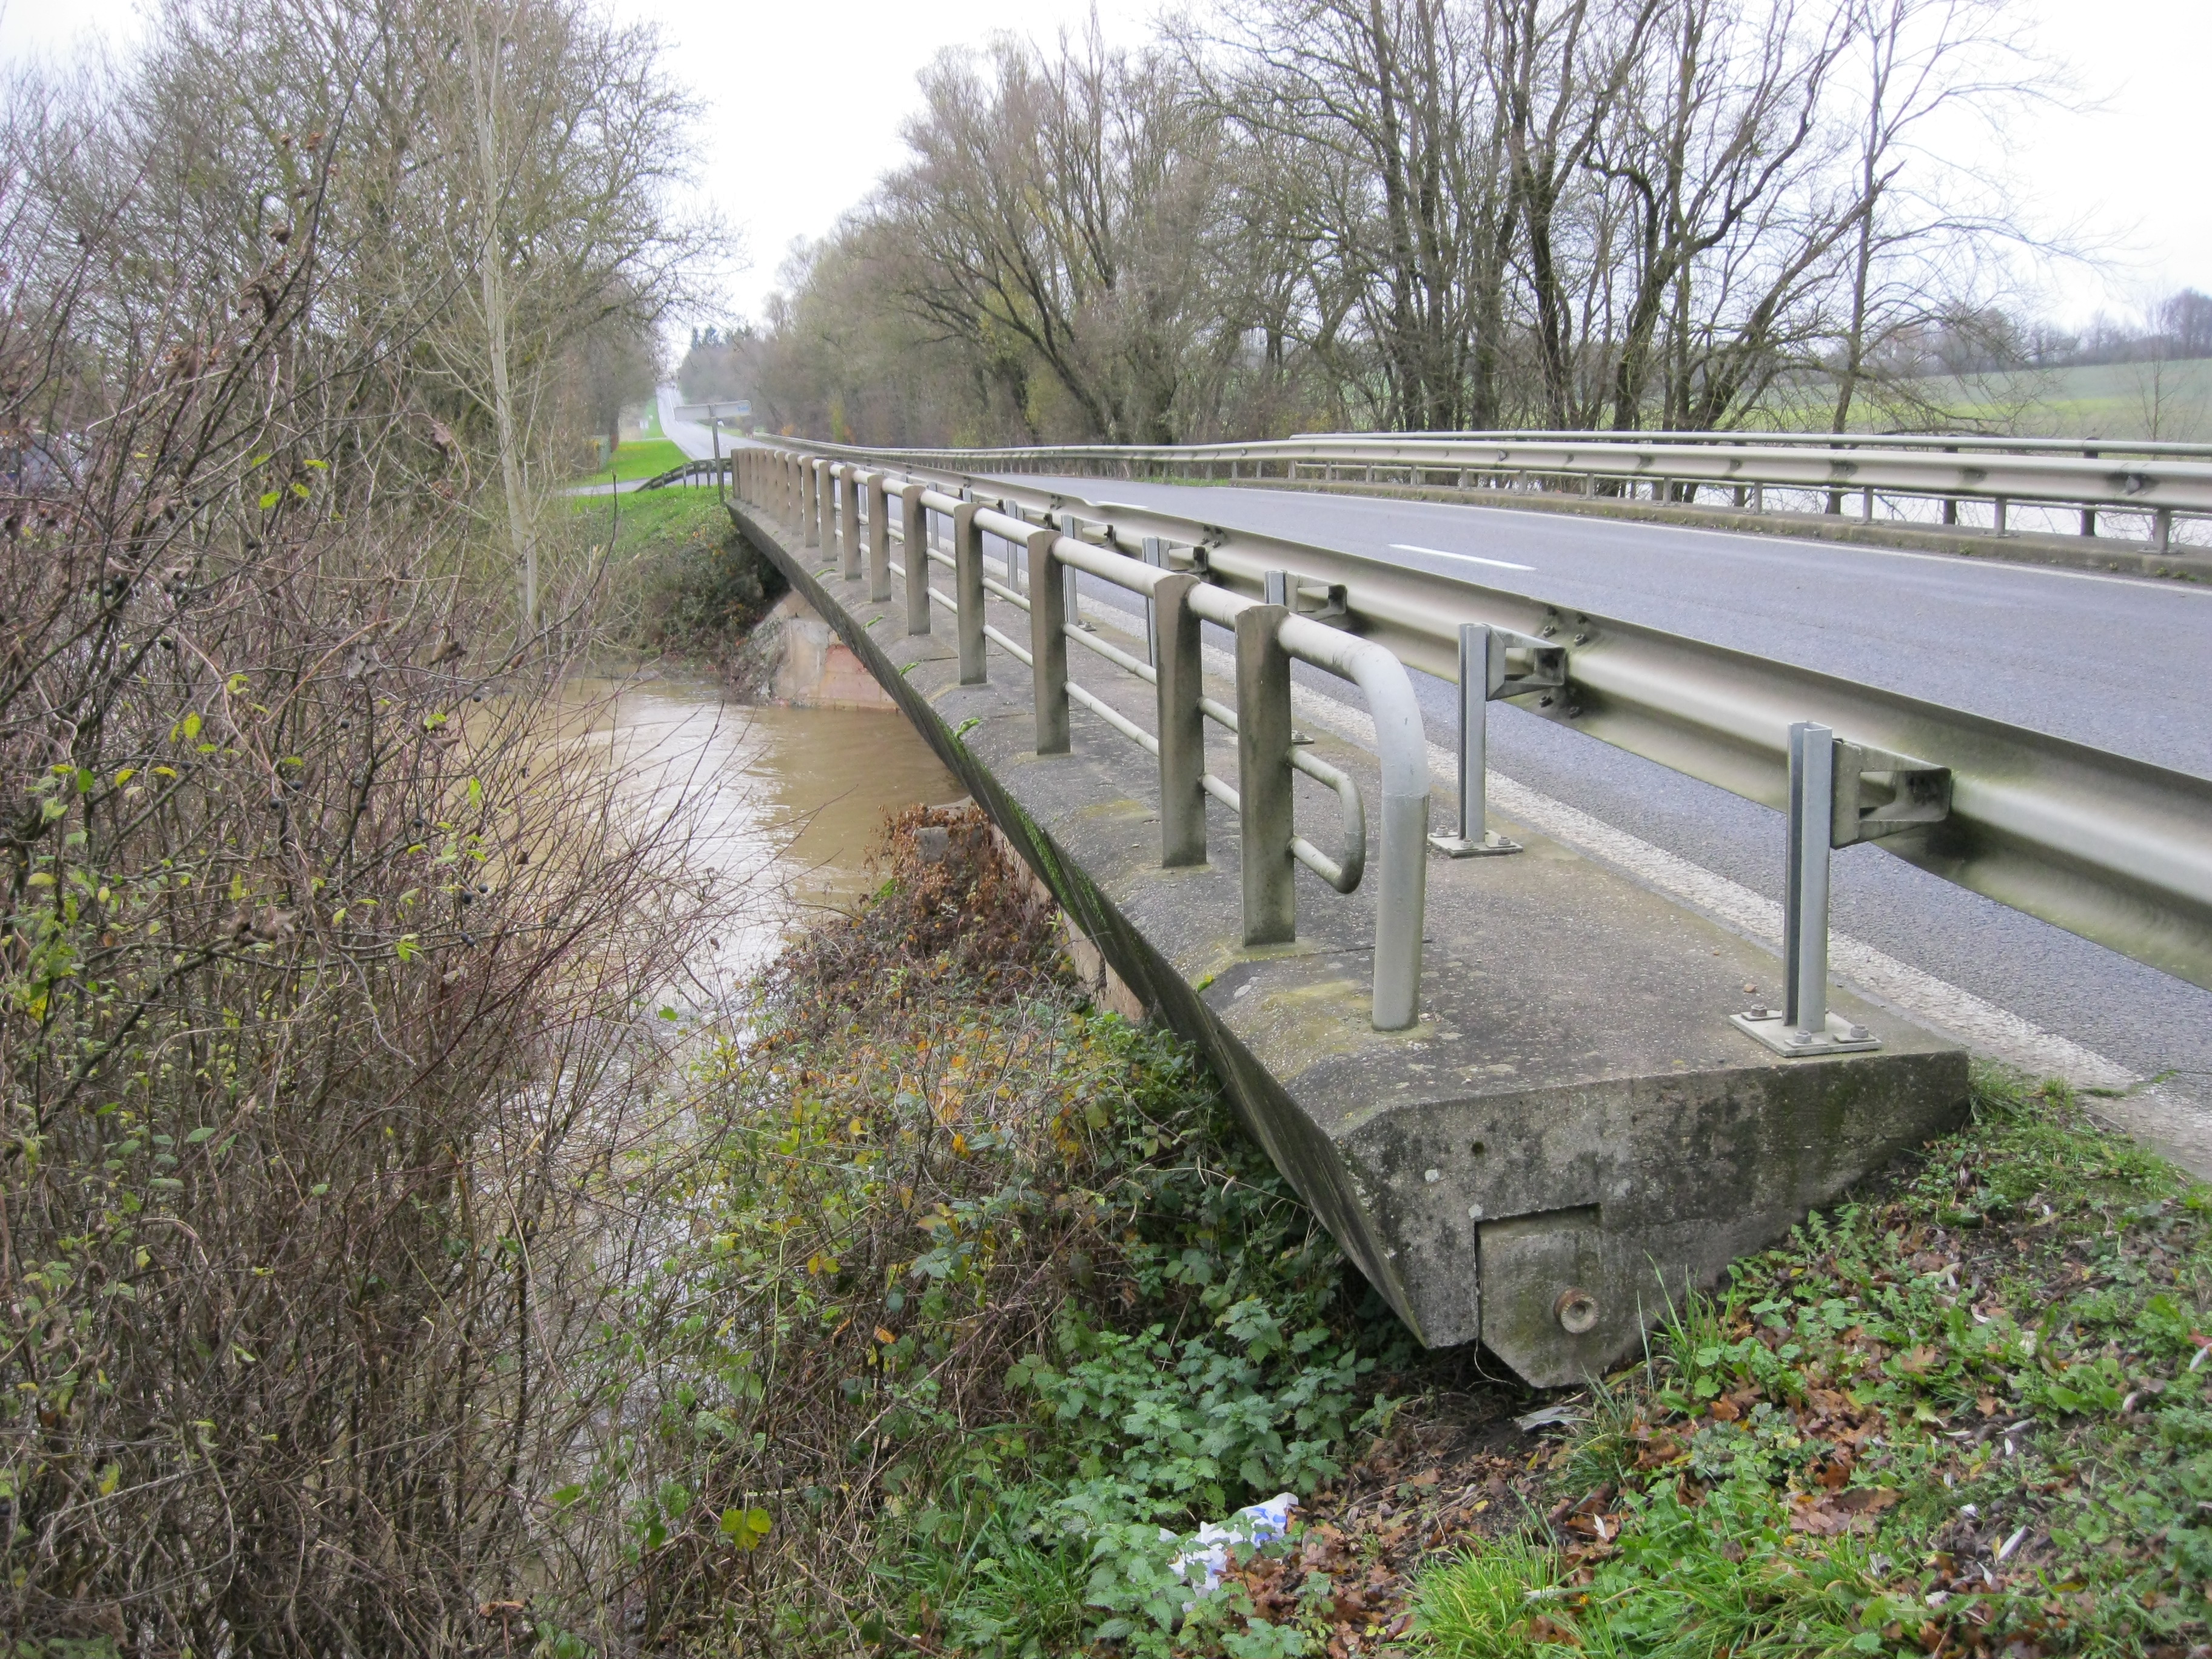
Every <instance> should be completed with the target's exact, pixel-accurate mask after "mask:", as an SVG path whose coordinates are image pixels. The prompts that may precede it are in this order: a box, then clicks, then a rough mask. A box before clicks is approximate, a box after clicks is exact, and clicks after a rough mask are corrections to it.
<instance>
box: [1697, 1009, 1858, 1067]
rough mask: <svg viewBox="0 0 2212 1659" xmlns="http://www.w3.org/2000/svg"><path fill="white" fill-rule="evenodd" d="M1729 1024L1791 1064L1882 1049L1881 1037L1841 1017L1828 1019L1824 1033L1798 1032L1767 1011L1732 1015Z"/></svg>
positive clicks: (1784, 1018) (1783, 1017)
mask: <svg viewBox="0 0 2212 1659" xmlns="http://www.w3.org/2000/svg"><path fill="white" fill-rule="evenodd" d="M1729 1024H1731V1025H1733V1026H1735V1029H1736V1030H1739V1031H1741V1032H1742V1033H1743V1034H1744V1035H1745V1036H1749V1037H1754V1038H1756V1039H1757V1040H1758V1041H1759V1042H1762V1043H1764V1044H1765V1046H1766V1047H1768V1048H1771V1049H1773V1050H1774V1052H1775V1053H1776V1054H1780V1055H1782V1056H1784V1058H1785V1059H1790V1060H1802V1059H1804V1058H1805V1057H1806V1056H1808V1055H1812V1054H1864V1053H1865V1052H1866V1051H1867V1050H1869V1049H1870V1048H1881V1038H1880V1037H1878V1036H1875V1034H1874V1033H1873V1032H1871V1031H1869V1030H1867V1028H1866V1027H1865V1026H1863V1025H1861V1024H1857V1022H1856V1021H1853V1020H1848V1019H1845V1018H1844V1017H1843V1016H1842V1015H1841V1014H1830V1015H1829V1016H1828V1029H1827V1030H1825V1031H1802V1030H1797V1029H1796V1028H1795V1027H1793V1026H1792V1025H1791V1024H1790V1019H1789V1016H1787V1015H1786V1014H1778V1013H1769V1012H1766V1010H1765V1009H1764V1008H1754V1009H1753V1010H1751V1011H1750V1012H1747V1013H1741V1014H1730V1015H1729Z"/></svg>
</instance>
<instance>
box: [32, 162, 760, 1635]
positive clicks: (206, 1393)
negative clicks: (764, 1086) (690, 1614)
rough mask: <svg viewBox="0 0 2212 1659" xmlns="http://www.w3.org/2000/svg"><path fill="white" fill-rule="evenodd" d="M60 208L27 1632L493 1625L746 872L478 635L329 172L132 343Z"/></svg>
mask: <svg viewBox="0 0 2212 1659" xmlns="http://www.w3.org/2000/svg"><path fill="white" fill-rule="evenodd" d="M16 136H20V135H16ZM8 159H9V161H20V159H21V157H20V155H15V156H10V157H9V158H8ZM21 177H22V173H21V172H20V171H13V172H11V173H9V174H8V175H7V178H8V181H9V189H10V191H11V192H12V191H14V189H15V186H16V185H17V184H18V183H19V182H20V180H21ZM10 199H11V200H15V199H17V198H16V197H14V196H13V195H12V194H11V197H10ZM56 223H57V222H56V221H54V220H52V219H47V220H44V221H41V220H40V219H39V218H38V216H36V215H35V214H22V215H19V216H15V217H14V218H12V219H11V220H10V221H9V235H11V236H12V237H13V238H14V240H13V241H12V242H11V243H10V244H9V246H8V247H7V248H6V249H5V251H4V259H0V264H5V266H6V268H7V270H8V273H9V279H10V280H11V281H12V282H15V283H17V284H18V286H17V287H16V289H15V291H14V292H13V293H12V294H11V295H9V307H8V309H7V311H6V313H4V317H0V447H9V448H10V449H12V450H13V451H15V453H18V454H22V453H38V454H40V455H43V456H47V457H50V458H52V459H51V464H50V465H45V466H42V467H28V466H19V467H15V468H13V469H11V470H10V471H9V473H8V475H7V476H6V477H5V479H4V480H3V481H0V779H4V790H5V795H4V798H0V883H4V884H5V890H6V906H5V915H4V919H0V1087H4V1103H0V1110H4V1113H5V1123H4V1127H0V1305H4V1306H5V1307H6V1309H7V1311H8V1321H7V1326H6V1336H5V1341H6V1347H5V1354H6V1361H5V1365H4V1373H5V1376H6V1378H7V1385H8V1386H7V1391H6V1395H5V1401H4V1404H0V1514H4V1517H5V1525H4V1528H0V1623H4V1625H5V1626H6V1628H7V1629H8V1630H9V1632H11V1634H14V1635H15V1636H18V1637H21V1638H26V1639H29V1640H33V1641H37V1640H42V1639H59V1638H70V1639H90V1640H98V1639H101V1638H105V1639H106V1640H107V1641H109V1642H112V1643H116V1644H121V1645H123V1646H125V1647H127V1648H129V1649H130V1650H134V1651H143V1652H176V1651H181V1650H187V1649H189V1650H193V1651H197V1652H200V1653H205V1654H213V1653H222V1652H230V1653H245V1652H267V1651H277V1650H285V1651H322V1652H361V1651H364V1650H375V1651H382V1652H393V1653H409V1652H423V1653H428V1652H434V1651H435V1652H440V1653H444V1652H451V1651H453V1650H455V1649H457V1648H466V1647H471V1646H475V1645H481V1644H486V1643H490V1642H496V1641H500V1640H502V1639H504V1638H505V1636H506V1635H507V1629H506V1626H507V1621H508V1620H509V1619H510V1618H511V1616H512V1614H513V1611H514V1610H515V1609H517V1608H519V1607H520V1606H521V1605H522V1602H523V1601H524V1600H525V1599H526V1598H527V1597H528V1596H529V1595H531V1594H532V1593H533V1591H534V1590H535V1589H537V1587H538V1586H539V1585H542V1584H544V1583H546V1582H548V1581H549V1580H550V1578H551V1577H555V1576H556V1574H557V1572H558V1571H560V1570H561V1564H560V1563H558V1562H556V1561H553V1560H550V1559H549V1558H548V1557H546V1556H545V1555H544V1553H543V1552H542V1550H541V1549H540V1545H541V1543H542V1541H543V1535H544V1533H543V1528H542V1525H541V1522H542V1518H543V1516H544V1515H545V1514H546V1513H547V1510H548V1504H547V1500H546V1498H545V1492H546V1490H547V1488H548V1486H550V1485H551V1484H552V1483H553V1482H554V1481H556V1480H557V1479H559V1478H562V1475H563V1474H564V1472H565V1471H567V1470H568V1469H570V1468H573V1467H574V1462H575V1460H576V1455H577V1451H578V1448H579V1447H580V1445H582V1444H583V1443H585V1441H586V1439H587V1438H588V1436H589V1434H590V1432H591V1431H592V1425H594V1424H595V1423H598V1422H599V1421H600V1420H602V1415H603V1408H604V1406H605V1400H604V1397H603V1396H602V1395H600V1394H599V1392H597V1389H598V1388H599V1386H600V1384H601V1383H604V1382H605V1380H606V1378H607V1377H608V1376H609V1375H610V1374H609V1373H608V1372H607V1371H605V1370H604V1369H594V1368H592V1366H591V1365H590V1364H587V1363H586V1360H587V1358H588V1355H589V1354H590V1353H591V1352H592V1351H593V1350H594V1347H595V1345H597V1344H598V1343H599V1342H600V1341H601V1340H603V1338H604V1334H605V1322H604V1320H603V1317H602V1315H603V1311H604V1307H603V1303H604V1297H605V1291H606V1287H608V1286H609V1285H617V1284H619V1283H621V1282H622V1279H623V1274H624V1273H625V1272H626V1271H627V1270H628V1262H629V1253H630V1252H632V1251H634V1250H635V1249H638V1248H640V1247H641V1242H642V1241H644V1240H645V1239H646V1238H647V1230H646V1224H647V1216H648V1206H643V1205H641V1204H640V1203H639V1202H638V1201H637V1192H636V1189H635V1184H634V1183H631V1182H629V1176H630V1175H631V1173H632V1170H633V1167H634V1165H635V1163H636V1160H637V1157H638V1155H639V1154H640V1153H641V1152H655V1153H656V1154H657V1152H658V1151H659V1149H661V1148H663V1147H665V1146H666V1144H667V1142H666V1140H665V1137H664V1136H663V1134H662V1133H661V1132H662V1129H663V1127H664V1126H662V1125H661V1124H660V1123H659V1122H658V1121H656V1120H655V1119H654V1118H653V1116H652V1115H651V1110H650V1109H649V1103H650V1102H651V1101H652V1100H653V1099H654V1098H655V1097H656V1091H655V1084H656V1080H657V1074H658V1073H659V1071H660V1070H661V1069H662V1068H663V1066H664V1065H665V1056H664V1045H662V1044H660V1043H658V1042H653V1041H652V1040H650V1039H649V1038H648V1036H647V1032H646V1029H645V1028H646V1027H647V1025H659V1024H660V1023H659V1022H656V1021H653V1019H652V1018H651V1016H652V1014H653V1010H654V1007H655V1006H656V1004H657V1002H658V1000H659V998H660V996H661V994H662V987H665V986H667V985H668V984H669V983H671V980H672V978H673V976H674V975H676V973H677V972H678V966H679V964H680V963H681V961H682V959H683V957H684V954H685V952H686V950H687V949H688V946H689V944H690V940H691V939H692V938H693V937H694V936H695V935H696V933H697V932H699V931H701V930H702V929H703V928H704V927H708V926H711V925H712V924H713V921H714V907H715V904H716V902H717V900H716V898H715V896H714V895H712V894H711V893H708V894H702V892H701V890H699V889H698V888H697V886H696V884H693V882H692V880H691V878H690V877H689V876H688V875H684V872H683V853H684V848H683V845H682V834H681V831H682V825H681V824H680V823H670V822H659V823H648V822H640V821H638V819H637V818H636V817H635V814H629V813H626V812H625V811H624V810H623V802H624V796H623V784H622V781H621V779H620V778H619V777H618V776H617V775H615V774H614V773H613V772H612V771H611V769H610V768H609V766H608V764H607V763H606V762H605V759H604V757H603V755H602V753H601V752H600V751H599V750H593V749H592V748H589V747H587V746H586V745H581V744H575V743H573V742H567V741H563V740H562V726H561V721H562V717H563V716H568V717H573V715H574V712H575V711H574V710H573V709H568V708H563V707H562V706H559V705H557V704H556V701H555V699H556V696H557V695H558V693H557V686H558V682H559V678H560V676H561V673H562V669H563V666H564V665H563V664H562V662H561V661H559V660H557V659H550V658H549V657H547V656H546V655H545V654H544V652H543V651H542V649H539V650H532V651H526V652H517V653H514V654H513V655H512V656H507V657H504V658H502V657H501V655H500V654H498V653H497V652H495V653H494V654H491V655H489V656H487V655H486V654H485V653H484V652H483V648H482V646H481V642H482V641H484V640H486V639H488V638H491V637H493V636H495V635H499V634H502V633H504V632H505V629H504V628H503V627H502V626H501V622H500V605H501V603H503V602H487V601H486V600H484V599H482V598H480V597H478V596H477V594H476V593H475V592H472V591H471V589H470V588H469V587H468V586H465V585H464V584H463V583H462V582H461V581H460V580H459V579H458V578H457V576H456V575H455V574H454V573H455V572H457V571H458V570H459V569H460V568H462V567H463V566H464V564H465V557H466V555H467V553H468V550H469V549H470V547H471V545H472V543H471V534H472V532H471V526H470V524H469V521H468V516H467V511H466V507H465V504H455V503H453V502H451V501H449V500H448V496H447V494H441V492H439V491H438V490H436V489H423V488H421V487H419V486H416V485H412V484H402V485H399V486H398V487H396V488H394V487H392V486H390V485H389V484H388V483H387V482H386V481H387V480H388V479H389V478H390V477H392V476H393V474H394V473H395V472H400V471H404V469H390V468H386V467H385V466H383V465H381V462H382V460H383V459H385V456H384V453H383V451H382V450H381V449H380V447H379V445H380V443H383V442H386V441H390V442H395V443H396V442H398V441H400V438H399V437H398V436H397V435H395V434H396V433H397V432H398V429H399V428H404V427H406V426H407V425H408V422H406V421H404V420H398V421H395V422H392V429H391V430H390V431H387V433H386V435H385V437H383V438H380V437H379V436H378V435H377V434H376V432H375V431H374V429H373V427H374V423H371V427H370V428H368V429H365V428H364V426H363V424H362V422H357V421H356V419H355V418H354V414H355V410H356V406H355V405H354V404H352V403H351V402H350V401H349V394H350V392H351V390H352V389H353V388H356V387H358V386H361V385H362V384H365V383H367V382H368V381H369V380H372V379H373V378H374V375H375V374H376V373H377V372H378V364H379V356H380V352H381V351H382V350H383V349H385V347H386V345H387V344H388V342H386V341H383V340H378V339H371V340H366V341H357V340H354V339H351V338H349V337H346V336H345V335H344V334H343V331H338V333H337V335H336V336H335V337H333V335H332V333H331V331H328V330H326V329H325V328H324V327H323V324H324V322H325V320H326V319H325V317H324V315H323V314H322V311H321V307H322V306H323V304H324V302H325V300H326V299H327V297H328V296H327V295H326V294H325V291H324V290H323V289H322V288H321V287H320V286H319V278H320V274H321V266H320V265H319V261H318V258H317V228H318V222H317V220H316V218H315V216H314V212H313V201H312V200H308V201H306V202H303V203H301V204H300V208H299V218H298V219H297V221H296V222H295V224H294V225H293V226H292V227H290V228H289V232H288V234H287V235H286V236H285V237H283V238H282V239H277V240H275V241H273V242H270V243H265V244H264V249H265V255H264V257H263V258H261V263H260V264H259V265H258V269H256V270H252V272H251V274H250V275H249V276H248V277H247V278H246V280H245V281H243V282H242V283H240V284H239V285H238V287H237V288H236V289H229V288H228V285H227V284H222V285H219V286H218V287H217V289H216V293H215V294H214V295H213V296H212V297H203V298H194V297H191V291H190V290H186V295H187V297H185V298H182V299H179V300H177V301H174V302H173V303H171V304H169V305H168V306H167V307H150V306H149V307H143V308H140V309H137V310H135V311H133V312H131V313H129V314H128V316H127V317H125V318H123V319H122V320H123V321H125V322H127V325H128V331H127V332H126V333H119V334H109V335H106V336H105V337H90V338H88V336H87V335H86V334H85V333H84V332H83V331H82V330H80V329H79V328H78V327H77V326H76V323H75V321H74V320H73V319H74V318H75V315H76V310H77V308H78V307H79V306H80V305H81V304H82V303H86V302H88V301H87V296H88V295H97V294H103V293H104V294H106V295H111V296H112V295H113V294H114V293H115V292H116V291H117V273H116V271H115V270H113V269H112V264H113V262H118V261H122V260H125V259H128V258H130V257H131V254H130V252H129V250H128V248H127V247H121V248H118V246H116V245H114V244H103V243H102V242H101V241H100V240H98V239H83V240H78V241H76V243H74V244H71V243H70V242H69V241H67V240H61V239H58V237H57V236H56V235H55V234H54V232H55V227H56ZM40 237H45V238H46V240H44V241H39V240H38V239H39V238H40ZM34 242H36V243H37V245H36V246H33V243H34ZM27 272H29V273H31V275H28V276H27V275H26V273H27ZM118 314H119V313H118ZM415 424H416V426H420V425H421V424H422V422H415ZM412 441H417V442H419V441H420V440H419V435H418V436H417V437H416V438H415V439H414V440H412ZM502 648H503V647H502ZM663 1029H665V1027H664V1028H663Z"/></svg>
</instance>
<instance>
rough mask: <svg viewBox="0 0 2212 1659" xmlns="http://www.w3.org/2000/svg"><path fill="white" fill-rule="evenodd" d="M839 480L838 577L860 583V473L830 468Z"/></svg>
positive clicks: (850, 469) (854, 470) (846, 467)
mask: <svg viewBox="0 0 2212 1659" xmlns="http://www.w3.org/2000/svg"><path fill="white" fill-rule="evenodd" d="M830 471H831V472H832V473H833V474H834V475H835V476H836V480H837V574H839V575H841V576H842V577H843V578H844V579H845V580H847V581H848V582H856V581H858V580H860V469H859V468H858V467H854V466H847V465H840V466H834V467H832V468H831V469H830Z"/></svg>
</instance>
